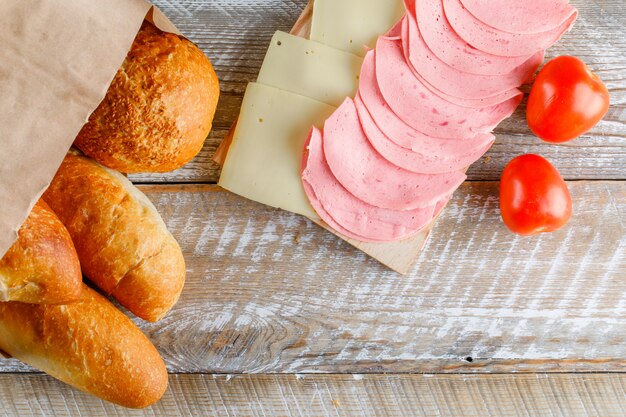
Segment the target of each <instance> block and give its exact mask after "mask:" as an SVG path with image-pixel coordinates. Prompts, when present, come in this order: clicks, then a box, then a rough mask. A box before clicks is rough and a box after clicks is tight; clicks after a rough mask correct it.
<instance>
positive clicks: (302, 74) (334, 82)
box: [257, 32, 363, 107]
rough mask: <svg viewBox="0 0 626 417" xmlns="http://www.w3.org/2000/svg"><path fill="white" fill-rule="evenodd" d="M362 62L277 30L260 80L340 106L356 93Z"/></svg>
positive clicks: (360, 59) (333, 49)
mask: <svg viewBox="0 0 626 417" xmlns="http://www.w3.org/2000/svg"><path fill="white" fill-rule="evenodd" d="M362 63H363V59H362V58H360V57H358V56H356V55H354V54H351V53H348V52H344V51H340V50H338V49H335V48H331V47H329V46H326V45H323V44H321V43H319V42H313V41H310V40H308V39H304V38H300V37H298V36H293V35H290V34H288V33H285V32H276V33H275V34H274V37H273V38H272V43H271V44H270V47H269V49H268V51H267V55H265V60H264V61H263V66H262V67H261V72H260V73H259V78H258V79H257V82H258V83H260V84H265V85H269V86H271V87H276V88H280V89H282V90H286V91H290V92H292V93H296V94H300V95H303V96H305V97H310V98H314V99H315V100H318V101H321V102H323V103H326V104H330V105H332V106H336V107H339V106H340V105H341V103H342V102H343V101H344V99H345V98H346V97H347V96H354V94H355V93H356V90H357V87H358V84H359V72H360V71H361V64H362Z"/></svg>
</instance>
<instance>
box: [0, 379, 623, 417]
mask: <svg viewBox="0 0 626 417" xmlns="http://www.w3.org/2000/svg"><path fill="white" fill-rule="evenodd" d="M9 387H10V388H9ZM624 398H626V376H625V375H623V374H581V375H571V374H556V375H554V374H553V375H545V374H539V375H394V376H387V375H367V376H364V375H326V376H323V375H306V376H303V375H282V376H281V375H265V376H230V375H175V376H172V377H171V380H170V387H169V390H168V392H167V393H166V394H165V397H164V398H163V400H162V401H161V402H159V403H158V404H156V405H155V406H153V407H151V408H149V409H146V410H125V409H122V408H120V407H116V406H114V405H111V404H106V403H104V402H102V401H100V400H98V399H96V398H93V397H89V396H87V395H85V394H83V393H80V392H77V391H74V390H72V389H71V388H69V387H67V386H65V385H62V384H60V383H58V382H56V381H54V380H52V379H51V378H49V377H46V376H42V375H18V376H15V375H0V404H1V405H2V406H3V407H2V408H0V417H14V416H15V417H17V416H19V417H68V416H89V417H104V416H108V417H113V416H115V417H121V416H128V417H133V416H168V417H169V416H181V417H182V416H185V417H187V416H188V417H192V416H193V417H205V416H207V417H208V416H216V417H222V416H227V417H230V416H232V417H267V416H273V417H331V416H333V417H335V416H336V417H343V416H360V417H382V416H388V417H503V416H506V417H546V416H551V417H552V416H554V417H557V416H558V417H583V416H601V417H623V416H624V415H626V404H625V402H624Z"/></svg>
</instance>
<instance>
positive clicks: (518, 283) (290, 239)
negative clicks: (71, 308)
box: [0, 182, 626, 373]
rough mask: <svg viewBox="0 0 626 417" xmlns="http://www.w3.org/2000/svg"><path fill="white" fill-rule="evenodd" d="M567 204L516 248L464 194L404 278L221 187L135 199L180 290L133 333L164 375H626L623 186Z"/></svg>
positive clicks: (596, 189)
mask: <svg viewBox="0 0 626 417" xmlns="http://www.w3.org/2000/svg"><path fill="white" fill-rule="evenodd" d="M570 188H571V191H572V197H573V200H574V202H575V203H574V204H575V215H574V218H573V219H572V222H571V223H570V224H569V225H568V227H567V228H566V229H564V230H562V231H560V232H557V233H554V234H545V235H542V236H538V237H532V238H521V237H515V236H514V235H512V234H511V233H510V232H508V231H507V230H506V228H505V227H504V226H503V225H502V223H501V220H500V215H499V212H498V208H497V184H496V183H468V184H466V185H464V186H463V187H462V188H461V189H460V190H459V192H458V193H457V194H456V195H455V197H454V198H453V199H452V201H451V203H450V205H449V207H448V209H447V210H445V212H444V214H443V215H442V218H441V219H440V221H439V222H438V223H437V225H436V226H435V229H434V232H433V235H432V236H431V239H430V241H429V242H428V243H427V245H426V248H425V250H424V251H423V252H422V254H421V255H420V257H419V259H418V262H417V265H416V267H415V268H414V269H413V270H412V272H411V273H410V274H409V275H408V276H406V277H403V276H400V275H398V274H395V273H393V272H391V271H389V270H388V269H387V268H385V267H383V266H382V265H380V264H378V263H377V262H376V261H373V260H372V259H370V258H368V257H367V256H365V255H364V254H362V253H361V252H359V251H358V250H356V249H354V248H352V247H351V246H349V245H348V244H346V243H345V242H342V241H341V240H339V239H338V238H336V237H334V236H333V235H331V234H330V233H328V232H326V231H324V230H322V229H320V228H319V227H317V226H315V225H314V224H312V223H310V222H308V221H307V220H305V219H303V218H302V217H300V216H296V215H293V214H289V213H286V212H283V211H279V210H274V209H270V208H267V207H264V206H261V205H259V204H256V203H252V202H249V201H247V200H244V199H243V198H241V197H238V196H235V195H233V194H230V193H227V192H224V191H219V189H218V188H217V187H215V186H207V185H204V186H193V185H192V186H182V187H181V186H150V187H144V188H143V189H144V190H145V191H147V192H148V196H149V197H150V198H151V199H152V200H153V201H154V202H155V204H156V206H157V208H158V210H159V211H160V212H161V213H162V214H163V217H164V218H165V221H166V223H167V225H168V227H169V228H170V230H172V232H173V233H174V235H175V237H176V238H177V239H178V240H179V242H180V243H181V246H182V248H183V251H184V254H185V257H186V259H187V264H188V271H189V274H188V280H187V285H186V287H185V290H184V292H183V295H182V297H181V300H180V302H179V304H178V305H177V306H176V307H175V309H174V311H173V312H172V314H170V315H169V316H168V317H167V318H165V319H164V320H163V321H162V322H161V323H158V324H153V325H148V324H142V328H143V329H144V330H145V331H146V332H147V333H148V334H149V335H150V337H151V338H152V340H153V341H154V342H155V343H156V345H157V347H158V348H159V350H160V351H161V352H162V353H163V354H164V356H165V359H166V362H167V364H168V366H169V369H170V371H171V372H226V373H249V372H255V373H263V372H490V371H511V370H515V371H543V370H551V371H559V370H567V371H591V370H596V371H626V366H625V365H626V350H624V344H625V342H626V281H625V280H624V276H626V259H625V257H624V254H625V253H626V251H625V247H626V230H625V221H624V219H625V218H626V183H625V182H574V183H570ZM137 322H138V323H139V321H138V320H137ZM467 357H471V358H472V362H471V363H470V362H468V361H467V360H466V358H467ZM22 370H26V368H23V367H21V366H18V365H16V363H15V362H11V361H9V362H6V361H0V372H1V371H22Z"/></svg>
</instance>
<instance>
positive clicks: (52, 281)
mask: <svg viewBox="0 0 626 417" xmlns="http://www.w3.org/2000/svg"><path fill="white" fill-rule="evenodd" d="M82 281H83V276H82V273H81V271H80V263H79V261H78V256H77V255H76V250H75V249H74V244H73V243H72V239H71V238H70V235H69V233H68V232H67V230H66V229H65V227H64V226H63V223H61V221H60V220H59V219H58V218H57V216H56V215H55V214H54V213H53V212H52V210H50V208H49V207H48V205H47V204H46V203H44V202H43V201H41V200H40V201H39V202H37V204H35V207H33V210H32V211H31V213H30V215H29V216H28V218H27V219H26V221H25V222H24V224H23V225H22V227H21V228H20V230H19V232H18V237H17V240H16V241H15V243H14V244H13V245H12V246H11V248H9V250H8V252H7V253H6V254H5V255H4V257H3V258H2V259H1V260H0V301H21V302H24V303H36V304H60V303H67V302H70V301H74V300H77V299H78V298H79V297H80V294H81V291H82V288H83V287H82Z"/></svg>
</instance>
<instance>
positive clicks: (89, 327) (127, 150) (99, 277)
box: [0, 21, 219, 407]
mask: <svg viewBox="0 0 626 417" xmlns="http://www.w3.org/2000/svg"><path fill="white" fill-rule="evenodd" d="M218 97H219V83H218V80H217V76H216V75H215V72H214V71H213V68H212V66H211V63H210V61H209V59H208V58H207V57H206V56H205V55H204V53H203V52H202V51H201V50H200V49H199V48H198V47H197V46H196V45H194V44H193V43H191V42H190V41H188V40H187V39H185V38H183V37H181V36H178V35H175V34H172V33H166V32H162V31H161V30H159V29H157V28H156V27H155V26H153V25H152V24H151V23H148V22H147V21H146V22H144V24H143V26H142V28H141V30H140V31H139V33H138V35H137V37H136V39H135V42H134V43H133V45H132V48H131V50H130V52H129V53H128V56H127V58H126V60H125V61H124V63H123V64H122V67H121V68H120V69H119V71H118V73H117V75H116V77H115V79H114V80H113V83H112V84H111V86H110V88H109V90H108V92H107V94H106V97H105V98H104V100H103V101H102V103H101V104H100V106H99V107H98V108H97V109H96V110H95V111H94V113H93V114H92V115H91V117H90V119H89V121H88V123H87V124H86V125H85V126H84V128H83V129H82V131H81V132H80V134H79V136H78V138H76V141H75V145H76V146H77V147H79V148H81V149H82V150H83V151H84V152H85V153H86V154H89V155H90V156H91V157H92V158H93V159H91V158H90V157H88V156H85V155H83V154H82V153H80V152H79V151H77V150H71V151H70V152H69V153H68V154H67V156H66V157H65V160H64V161H63V163H62V164H61V166H60V168H59V170H58V171H57V173H56V175H55V177H54V178H53V179H52V182H51V185H50V186H49V188H48V189H47V190H46V192H45V193H44V195H43V197H42V199H41V200H40V201H39V202H38V203H37V204H36V205H35V207H34V209H33V210H32V212H31V213H30V216H29V217H28V219H27V220H26V222H25V223H24V224H23V225H22V227H21V229H20V230H19V232H18V238H17V241H16V242H15V243H14V244H13V246H12V247H11V248H10V249H9V251H8V252H7V253H6V255H5V256H4V257H3V258H2V259H1V260H0V300H1V301H2V302H0V353H4V354H6V355H10V356H12V357H15V358H17V359H20V360H22V361H24V362H25V363H27V364H29V365H31V366H33V367H35V368H37V369H39V370H41V371H44V372H46V373H48V374H49V375H51V376H53V377H55V378H58V379H60V380H61V381H64V382H66V383H68V384H71V385H73V386H75V387H77V388H79V389H81V390H83V391H86V392H89V393H91V394H93V395H96V396H98V397H100V398H103V399H105V400H107V401H111V402H114V403H117V404H120V405H123V406H126V407H146V406H149V405H151V404H153V403H155V402H156V401H158V400H159V399H160V398H161V397H162V395H163V393H164V392H165V389H166V387H167V381H168V376H167V370H166V368H165V364H164V362H163V360H162V359H161V356H160V355H159V353H158V351H157V350H156V348H155V347H154V346H153V345H152V343H151V342H150V341H149V340H148V338H147V337H146V336H144V334H143V333H142V332H141V330H140V329H139V328H138V327H137V326H136V325H135V324H134V323H133V322H132V321H131V320H130V319H129V318H128V317H127V316H126V315H125V314H124V313H122V312H121V311H120V310H118V309H117V308H116V307H115V306H114V305H113V304H112V303H111V302H110V301H109V300H108V299H107V298H106V297H105V296H103V295H101V294H100V293H98V292H96V291H94V290H92V289H90V288H89V287H87V286H85V285H84V284H83V283H82V278H83V277H82V274H85V276H86V277H87V278H89V279H90V281H91V282H92V284H94V285H95V286H96V287H98V288H99V289H100V290H101V291H102V292H103V293H104V294H105V295H107V296H111V297H113V298H115V299H116V300H117V301H118V302H119V303H120V304H121V305H122V306H124V307H126V308H127V309H128V310H129V311H130V312H131V313H133V314H135V315H136V316H138V317H140V318H142V319H144V320H147V321H150V322H155V321H158V320H160V319H161V318H163V317H164V316H165V315H166V314H167V313H168V312H169V311H170V310H171V308H172V307H173V306H174V304H176V302H177V301H178V298H179V296H180V293H181V291H182V289H183V285H184V283H185V276H186V268H185V260H184V258H183V253H182V251H181V249H180V247H179V245H178V243H177V242H176V240H175V238H174V237H173V236H172V235H171V234H170V232H169V231H168V230H167V226H166V225H165V223H164V222H163V219H162V218H161V216H160V215H159V213H158V212H157V210H156V208H155V207H154V205H153V204H152V203H151V202H150V200H149V199H148V198H147V197H146V196H145V195H144V194H143V193H142V192H141V191H140V190H139V189H138V188H136V187H135V186H134V185H133V184H132V183H131V182H130V181H129V180H128V179H127V178H126V177H125V176H124V175H123V174H122V173H120V172H118V171H116V169H119V170H121V171H122V172H126V173H128V172H145V171H148V172H153V171H159V172H160V171H169V170H173V169H176V168H178V167H179V166H181V165H183V164H184V163H185V162H187V161H188V160H190V159H191V158H193V157H194V156H195V155H196V154H197V153H198V151H199V150H200V148H201V147H202V144H203V143H204V140H205V138H206V137H207V135H208V133H209V130H210V129H211V124H212V121H213V115H214V113H215V108H216V106H217V101H218ZM81 272H82V273H81Z"/></svg>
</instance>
